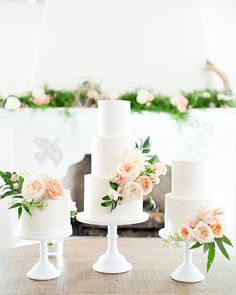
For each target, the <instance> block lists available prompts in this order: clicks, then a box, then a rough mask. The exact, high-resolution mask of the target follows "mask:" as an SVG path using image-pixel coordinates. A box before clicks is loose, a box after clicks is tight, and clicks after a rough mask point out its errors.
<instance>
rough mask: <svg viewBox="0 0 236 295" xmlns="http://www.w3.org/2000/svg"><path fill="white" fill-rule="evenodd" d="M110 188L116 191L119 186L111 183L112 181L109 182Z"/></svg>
mask: <svg viewBox="0 0 236 295" xmlns="http://www.w3.org/2000/svg"><path fill="white" fill-rule="evenodd" d="M110 186H111V188H112V189H114V190H115V191H117V189H118V187H119V185H118V184H117V183H115V182H112V181H110Z"/></svg>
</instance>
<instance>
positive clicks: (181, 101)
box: [171, 95, 189, 113]
mask: <svg viewBox="0 0 236 295" xmlns="http://www.w3.org/2000/svg"><path fill="white" fill-rule="evenodd" d="M171 103H172V104H173V105H175V106H176V107H177V109H178V110H179V111H180V112H181V113H185V112H186V111H187V106H188V103H189V102H188V100H187V98H186V97H184V96H183V95H181V96H179V97H172V98H171Z"/></svg>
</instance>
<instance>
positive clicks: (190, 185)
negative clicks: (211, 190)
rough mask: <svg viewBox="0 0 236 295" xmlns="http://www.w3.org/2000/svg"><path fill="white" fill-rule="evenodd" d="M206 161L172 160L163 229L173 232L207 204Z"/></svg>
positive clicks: (208, 200) (208, 201) (208, 202)
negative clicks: (169, 190)
mask: <svg viewBox="0 0 236 295" xmlns="http://www.w3.org/2000/svg"><path fill="white" fill-rule="evenodd" d="M206 176H207V173H206V161H204V160H203V161H187V160H186V161H183V160H175V161H173V162H172V192H171V193H169V194H167V195H166V198H165V229H166V231H167V232H169V233H174V232H177V231H178V230H179V228H180V227H181V226H182V225H183V224H186V223H187V222H188V221H189V220H190V219H192V218H194V217H195V216H196V214H197V212H198V210H199V209H200V208H201V207H202V206H209V204H210V198H209V195H208V193H207V189H206Z"/></svg>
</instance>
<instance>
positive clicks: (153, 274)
mask: <svg viewBox="0 0 236 295" xmlns="http://www.w3.org/2000/svg"><path fill="white" fill-rule="evenodd" d="M118 242H119V249H120V252H121V253H123V254H124V255H125V256H126V258H127V259H128V261H129V262H131V263H132V265H133V270H132V271H131V272H128V273H123V274H118V275H107V274H101V273H96V272H95V271H93V270H92V264H93V263H94V262H95V261H96V260H97V258H98V257H99V256H100V255H101V254H102V253H103V252H104V251H105V249H106V238H96V237H95V238H78V239H71V240H67V241H65V244H64V257H63V258H61V259H59V260H57V259H56V258H53V259H51V261H52V262H53V263H55V264H56V265H57V266H58V267H60V268H61V270H62V274H61V277H59V278H58V279H56V280H51V281H32V280H29V279H28V278H27V277H26V272H27V271H28V270H29V269H30V268H31V267H32V266H33V264H34V263H35V262H36V261H37V259H38V246H37V245H31V246H24V247H19V248H13V249H9V250H7V251H6V252H4V253H1V255H0V294H4V295H7V294H9V295H16V294H17V295H27V294H30V295H36V294H44V295H46V294H70V295H75V294H86V295H88V294H93V295H95V294H96V295H97V294H109V295H111V294H124V295H128V294H140V295H145V294H173V295H174V294H181V295H185V294H212V295H213V294H214V295H216V294H232V295H233V294H234V295H235V294H236V257H232V258H231V262H228V261H226V260H225V259H224V258H223V257H221V254H220V253H217V254H218V255H217V259H216V261H215V262H214V265H213V267H212V270H211V271H210V273H209V274H207V276H206V280H205V281H204V282H201V283H196V284H186V283H180V282H176V281H173V280H172V279H171V278H170V276H169V275H170V273H171V271H173V270H174V269H175V268H176V267H177V266H178V265H179V263H180V262H181V260H182V253H181V250H180V249H178V250H175V249H165V248H162V242H161V240H160V239H158V238H120V239H119V240H118ZM193 256H194V261H195V264H196V265H197V266H198V267H199V268H200V269H201V270H202V271H205V267H206V257H205V256H203V254H202V253H201V252H197V253H195V254H194V255H193Z"/></svg>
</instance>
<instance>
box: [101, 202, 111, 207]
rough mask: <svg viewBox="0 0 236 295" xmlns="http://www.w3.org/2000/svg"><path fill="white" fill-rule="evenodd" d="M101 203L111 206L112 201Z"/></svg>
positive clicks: (104, 205)
mask: <svg viewBox="0 0 236 295" xmlns="http://www.w3.org/2000/svg"><path fill="white" fill-rule="evenodd" d="M101 205H102V206H103V207H109V206H111V201H108V202H103V203H101Z"/></svg>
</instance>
